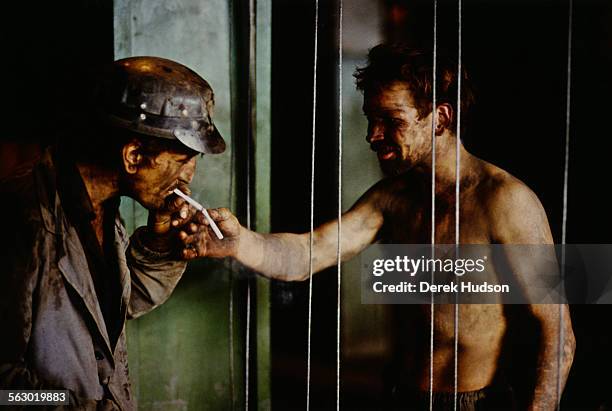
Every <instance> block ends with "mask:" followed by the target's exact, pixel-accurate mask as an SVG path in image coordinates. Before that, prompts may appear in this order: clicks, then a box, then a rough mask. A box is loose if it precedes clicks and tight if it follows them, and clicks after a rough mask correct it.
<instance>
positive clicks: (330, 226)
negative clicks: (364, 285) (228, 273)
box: [182, 186, 383, 281]
mask: <svg viewBox="0 0 612 411" xmlns="http://www.w3.org/2000/svg"><path fill="white" fill-rule="evenodd" d="M378 192H379V190H378V189H377V188H376V186H374V187H373V188H372V189H370V190H369V191H368V192H366V193H365V194H364V195H363V196H362V197H361V198H360V199H359V200H358V201H357V203H355V205H354V206H353V207H352V208H351V209H350V210H349V211H347V212H346V213H344V214H343V216H342V224H341V229H342V233H341V238H342V242H341V248H342V260H343V261H344V260H347V259H349V258H351V257H353V256H354V255H356V254H357V253H359V251H361V250H363V249H364V248H365V247H367V246H368V245H369V244H370V243H372V242H373V241H374V239H375V238H376V235H377V233H378V231H379V229H380V227H381V226H382V224H383V213H382V210H381V207H380V206H379V200H378V198H379V196H380V194H379V193H378ZM209 213H210V215H211V217H212V218H213V219H214V220H215V221H216V222H217V225H218V226H219V228H220V229H221V231H222V232H223V234H224V236H225V238H224V239H223V240H218V239H217V238H216V237H215V235H214V234H213V233H212V232H211V231H210V230H209V232H208V233H207V235H206V238H205V240H204V239H200V240H197V239H196V238H195V237H196V236H194V235H191V236H190V235H188V234H187V233H185V234H183V235H182V238H183V241H185V242H186V243H189V242H190V241H191V240H193V247H194V249H192V251H189V250H187V251H186V252H187V254H188V255H189V256H196V255H199V256H202V255H207V256H209V257H226V256H229V257H234V258H236V259H237V260H238V261H240V262H241V263H242V264H244V265H246V266H247V267H249V268H251V269H253V270H254V271H257V272H259V273H261V274H262V275H264V276H266V277H269V278H273V279H277V280H282V281H302V280H305V279H307V278H308V276H309V272H310V270H309V269H310V233H309V232H308V233H303V234H291V233H276V234H261V233H256V232H254V231H250V230H248V229H246V228H245V227H242V226H241V225H240V224H239V223H238V221H237V219H236V217H234V216H233V215H232V214H231V212H230V211H229V210H227V209H223V208H221V209H211V210H209ZM202 221H204V220H203V219H202ZM312 235H313V238H312V243H313V244H312V269H313V273H314V272H318V271H321V270H323V269H325V268H327V267H330V266H332V265H334V264H335V263H336V261H337V245H338V220H333V221H330V222H327V223H325V224H322V225H321V226H319V227H317V228H316V229H315V230H314V232H313V234H312ZM203 240H204V241H203ZM198 247H199V249H198Z"/></svg>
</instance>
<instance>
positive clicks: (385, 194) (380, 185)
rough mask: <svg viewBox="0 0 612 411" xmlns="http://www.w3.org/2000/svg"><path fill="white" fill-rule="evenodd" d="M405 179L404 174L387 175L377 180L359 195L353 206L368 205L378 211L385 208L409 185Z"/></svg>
mask: <svg viewBox="0 0 612 411" xmlns="http://www.w3.org/2000/svg"><path fill="white" fill-rule="evenodd" d="M407 179H408V177H407V176H406V175H401V176H397V177H387V178H384V179H382V180H380V181H378V182H377V183H376V184H374V185H373V186H372V187H370V188H369V189H368V190H367V191H366V192H365V193H364V194H363V195H362V196H361V198H360V199H359V200H358V201H357V203H356V204H355V207H356V206H360V205H361V206H364V205H368V206H370V207H372V208H374V209H376V210H380V211H383V210H385V209H387V208H388V207H389V203H390V202H391V201H392V200H394V199H396V198H397V197H398V196H399V195H400V193H402V192H404V191H406V190H407V188H408V187H409V185H410V184H409V183H408V181H407Z"/></svg>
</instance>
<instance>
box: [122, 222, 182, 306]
mask: <svg viewBox="0 0 612 411" xmlns="http://www.w3.org/2000/svg"><path fill="white" fill-rule="evenodd" d="M146 231H147V230H146V229H145V228H139V229H138V230H136V232H135V233H134V234H133V235H132V238H131V241H130V246H129V248H128V250H127V252H126V259H127V264H128V267H129V269H130V275H131V289H132V293H131V296H130V304H129V306H128V316H129V318H136V317H139V316H141V315H143V314H145V313H147V312H149V311H151V310H152V309H153V308H155V307H157V306H158V305H160V304H162V303H163V302H165V301H166V300H167V299H168V297H169V296H170V294H171V293H172V291H173V290H174V288H175V287H176V285H177V283H178V282H179V280H180V279H181V277H182V275H183V272H184V271H185V268H186V266H187V262H186V261H181V260H178V259H176V258H175V257H173V253H172V251H165V252H161V251H158V250H154V249H151V248H150V245H149V243H145V242H144V241H143V239H144V238H146V234H147V233H146Z"/></svg>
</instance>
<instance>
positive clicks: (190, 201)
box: [174, 188, 223, 240]
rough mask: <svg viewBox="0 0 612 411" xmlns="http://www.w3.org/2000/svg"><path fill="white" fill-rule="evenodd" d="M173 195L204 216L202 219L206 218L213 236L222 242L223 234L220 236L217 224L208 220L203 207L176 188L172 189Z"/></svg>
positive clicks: (210, 219)
mask: <svg viewBox="0 0 612 411" xmlns="http://www.w3.org/2000/svg"><path fill="white" fill-rule="evenodd" d="M174 194H176V195H177V196H179V197H182V198H183V199H184V200H185V201H187V202H188V203H189V204H191V205H192V206H194V207H195V208H196V209H197V210H198V211H201V212H202V214H204V217H206V219H207V220H208V222H209V223H210V226H211V227H212V229H213V231H214V232H215V235H216V236H217V238H218V239H219V240H223V234H221V230H219V227H217V224H215V221H214V220H213V219H212V218H210V215H209V214H208V211H206V209H205V208H204V206H202V204H200V203H198V202H197V201H195V200H194V199H193V198H191V197H189V196H188V195H187V194H185V193H183V192H182V191H181V190H179V189H178V188H175V189H174Z"/></svg>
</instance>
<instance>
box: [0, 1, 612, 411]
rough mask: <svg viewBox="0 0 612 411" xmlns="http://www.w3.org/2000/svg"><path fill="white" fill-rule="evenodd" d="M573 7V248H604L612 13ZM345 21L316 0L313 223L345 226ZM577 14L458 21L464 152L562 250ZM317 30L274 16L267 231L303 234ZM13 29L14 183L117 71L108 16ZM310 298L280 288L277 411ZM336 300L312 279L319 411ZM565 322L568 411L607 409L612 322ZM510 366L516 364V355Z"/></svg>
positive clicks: (296, 400)
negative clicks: (572, 346)
mask: <svg viewBox="0 0 612 411" xmlns="http://www.w3.org/2000/svg"><path fill="white" fill-rule="evenodd" d="M574 3H575V4H574V33H573V35H574V42H573V55H572V59H573V64H572V89H571V92H572V100H571V102H572V105H571V129H570V131H571V154H570V164H569V170H570V180H569V201H568V223H567V230H568V231H567V232H568V235H567V242H568V243H610V242H612V238H611V236H612V235H611V234H610V230H611V229H612V221H611V220H612V217H610V213H609V208H610V206H609V203H608V195H607V190H608V189H609V186H610V184H609V177H610V174H611V173H610V171H609V168H608V167H609V164H610V161H609V159H608V156H609V154H610V153H611V149H612V143H611V142H610V138H609V135H608V134H609V123H610V115H609V111H610V97H609V96H610V95H611V92H612V81H610V77H609V76H610V73H612V24H611V23H612V5H610V3H609V2H608V1H605V0H597V1H596V0H576V1H575V2H574ZM439 7H440V8H439V25H438V27H439V42H440V47H444V48H446V49H449V50H453V48H454V47H455V44H456V20H455V19H456V14H455V12H456V2H446V1H440V6H439ZM336 9H337V3H335V2H333V1H324V0H321V4H320V16H321V17H320V27H319V30H320V32H319V70H318V108H317V136H319V137H318V139H317V157H316V164H317V166H316V181H315V185H316V191H315V207H316V208H315V223H316V224H318V223H321V222H323V221H325V220H328V219H330V218H333V217H334V216H335V213H336V200H335V198H336V184H337V175H336V166H337V163H336V161H337V159H336V158H337V157H336V149H337V140H336V137H334V136H336V130H337V120H336V119H337V107H336V105H335V102H336V101H337V95H336V92H335V90H336V77H337V74H336V64H337V60H336V59H337V56H336V47H337V38H336V33H337V14H336ZM384 10H385V14H384V16H385V27H384V30H385V36H386V38H387V39H388V40H391V39H399V38H401V39H404V40H408V41H413V42H415V43H427V41H430V39H431V23H432V9H431V2H429V1H391V0H387V1H386V2H385V4H384ZM567 10H568V7H567V3H566V2H558V1H544V0H537V1H526V0H516V1H509V0H506V1H486V2H485V1H474V0H464V13H463V62H464V65H465V66H466V67H467V69H468V70H469V72H470V74H471V77H472V79H473V82H474V84H475V87H476V92H477V105H476V107H475V109H474V112H473V115H472V117H471V122H470V126H471V127H470V128H469V129H468V133H467V135H465V136H464V137H465V141H466V145H467V147H468V149H469V150H471V151H472V152H473V153H475V154H477V155H479V156H480V157H483V158H485V159H487V160H488V161H491V162H493V163H494V164H497V165H499V166H501V167H502V168H504V169H506V170H508V171H509V172H511V173H512V174H514V175H515V176H517V177H518V178H520V179H521V180H523V181H524V182H525V183H527V185H529V186H530V187H531V188H532V189H533V190H534V191H535V192H536V193H537V195H538V196H539V198H540V200H541V201H542V203H543V204H544V207H545V208H546V211H547V214H548V217H549V220H550V224H551V227H552V230H553V234H554V236H555V241H556V242H560V236H561V213H562V189H563V165H564V162H563V154H564V151H563V150H564V138H565V104H566V100H565V99H566V69H567V68H566V59H567V55H566V52H567V19H568V14H567ZM313 17H314V7H313V1H310V0H309V1H305V0H291V1H289V0H277V1H274V2H273V30H272V33H273V55H272V59H273V61H272V65H273V66H272V70H273V73H272V75H273V124H272V125H273V153H272V156H273V158H272V169H273V172H272V176H273V177H272V195H273V198H272V207H273V208H272V216H273V231H297V232H301V231H306V230H308V228H309V204H310V202H309V196H310V193H309V187H310V171H311V170H310V149H311V145H310V144H311V124H312V123H311V121H312V116H311V114H312V63H313V34H314V33H313ZM3 20H4V21H3V25H2V32H3V36H2V38H3V40H4V41H3V46H4V58H3V73H4V74H3V76H4V90H5V93H4V95H3V103H2V113H3V125H2V130H3V131H2V133H0V144H1V145H2V149H1V151H0V154H1V156H0V157H1V159H2V164H0V165H1V166H2V170H3V173H4V171H5V168H8V165H9V163H10V162H13V161H14V160H15V159H19V158H21V157H20V156H23V158H26V157H28V156H30V155H32V154H33V153H34V154H35V152H36V151H37V150H36V148H32V146H28V147H29V148H27V149H25V150H24V149H23V148H21V147H23V146H24V144H26V143H36V144H37V143H42V144H43V145H45V144H48V143H50V142H52V141H54V140H55V138H56V136H57V135H59V134H61V131H62V130H63V129H64V128H65V127H66V125H67V124H70V125H71V126H74V125H75V124H78V122H79V119H80V118H83V117H84V116H86V115H87V110H88V106H87V104H86V103H85V102H84V101H83V100H80V99H78V98H76V97H75V96H77V95H79V92H80V91H81V89H82V87H84V85H86V84H89V77H90V76H91V74H92V73H93V71H94V68H95V67H96V66H97V65H99V64H100V63H101V62H106V61H111V60H112V58H113V46H112V45H113V33H112V30H113V28H112V4H110V2H107V1H87V2H78V1H66V2H53V3H50V2H42V3H40V4H37V5H36V7H32V5H28V4H27V3H23V5H13V6H12V8H11V10H7V9H5V13H3ZM350 86H351V85H349V84H345V87H350ZM6 91H8V92H6ZM364 135H365V130H364ZM364 150H367V146H366V145H365V144H364ZM345 178H350V176H345ZM307 287H308V286H307V284H299V285H295V284H281V283H274V284H273V290H272V327H271V329H272V372H273V374H272V398H273V404H274V408H275V409H282V410H284V409H303V408H304V401H305V395H306V384H305V377H306V349H307V347H306V337H307V297H308V288H307ZM335 293H336V279H335V275H327V276H324V275H322V276H318V277H315V281H314V295H315V296H316V298H315V300H314V304H313V330H312V333H313V335H312V356H313V361H312V378H311V381H312V391H311V395H312V402H311V407H312V409H326V408H335V338H336V322H335V310H336V294H335ZM571 309H572V319H573V321H574V332H575V334H576V338H577V351H576V358H575V361H574V365H573V368H572V371H571V374H570V379H569V382H568V386H567V389H566V393H565V398H564V404H563V407H564V408H566V409H571V408H574V409H593V410H594V409H597V408H598V407H600V406H601V405H602V404H603V403H604V401H605V400H606V396H607V401H608V407H610V402H611V401H610V390H609V387H610V386H611V382H612V381H611V378H610V371H609V370H610V369H612V360H611V358H612V354H611V352H612V350H611V348H612V340H611V332H610V326H609V319H610V318H612V316H611V314H612V312H611V308H610V307H609V306H601V307H598V306H573V307H572V308H571ZM527 347H528V345H527ZM516 356H517V357H516V358H521V355H520V351H519V354H516ZM517 364H518V365H517V370H519V369H520V368H519V367H518V366H519V365H520V361H517ZM517 373H518V372H517ZM519 374H520V373H519ZM349 377H350V376H348V375H345V374H343V376H342V378H343V380H345V378H346V380H347V381H349V380H350V378H349ZM372 378H380V376H378V375H372ZM342 395H343V398H342V402H341V403H342V405H343V407H344V408H347V409H349V408H377V406H378V405H379V403H378V402H377V398H376V395H377V393H363V392H355V391H354V389H352V387H351V385H350V384H348V383H343V385H342Z"/></svg>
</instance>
